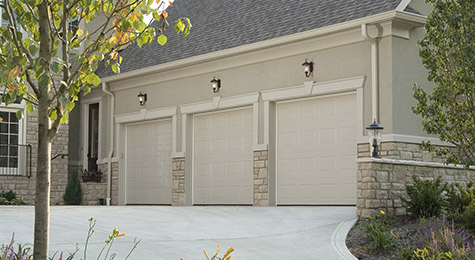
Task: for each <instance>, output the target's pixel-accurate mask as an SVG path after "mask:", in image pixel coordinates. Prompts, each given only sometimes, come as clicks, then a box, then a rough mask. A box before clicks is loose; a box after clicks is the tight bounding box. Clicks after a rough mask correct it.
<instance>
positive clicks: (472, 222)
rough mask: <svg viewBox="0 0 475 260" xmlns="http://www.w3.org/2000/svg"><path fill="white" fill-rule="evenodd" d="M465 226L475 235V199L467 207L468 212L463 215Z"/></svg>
mask: <svg viewBox="0 0 475 260" xmlns="http://www.w3.org/2000/svg"><path fill="white" fill-rule="evenodd" d="M462 219H463V222H464V226H465V228H466V229H467V230H469V231H470V232H472V233H475V199H473V200H472V201H471V202H470V204H469V205H468V206H467V207H466V211H465V212H464V213H463V215H462Z"/></svg>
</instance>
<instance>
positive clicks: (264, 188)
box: [254, 150, 269, 206]
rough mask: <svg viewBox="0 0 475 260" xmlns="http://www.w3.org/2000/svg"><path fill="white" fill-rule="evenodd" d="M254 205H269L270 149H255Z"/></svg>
mask: <svg viewBox="0 0 475 260" xmlns="http://www.w3.org/2000/svg"><path fill="white" fill-rule="evenodd" d="M254 206H269V172H268V151H267V150H264V151H254Z"/></svg>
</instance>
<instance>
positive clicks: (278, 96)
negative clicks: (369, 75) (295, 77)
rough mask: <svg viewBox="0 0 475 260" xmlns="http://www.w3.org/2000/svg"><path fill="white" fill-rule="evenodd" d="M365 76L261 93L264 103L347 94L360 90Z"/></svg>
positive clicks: (311, 83) (308, 83) (305, 84)
mask: <svg viewBox="0 0 475 260" xmlns="http://www.w3.org/2000/svg"><path fill="white" fill-rule="evenodd" d="M364 80H365V76H357V77H351V78H344V79H338V80H331V81H325V82H318V83H313V82H311V81H309V82H305V83H304V84H303V85H300V86H294V87H290V88H281V89H273V90H266V91H262V92H261V93H262V99H263V100H264V101H280V100H286V99H295V98H301V97H308V96H317V95H324V94H332V93H340V92H347V91H350V90H355V89H358V88H362V87H363V84H364Z"/></svg>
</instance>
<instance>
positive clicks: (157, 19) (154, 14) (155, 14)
mask: <svg viewBox="0 0 475 260" xmlns="http://www.w3.org/2000/svg"><path fill="white" fill-rule="evenodd" d="M152 16H153V19H155V20H156V21H160V14H158V11H157V9H154V10H153V11H152Z"/></svg>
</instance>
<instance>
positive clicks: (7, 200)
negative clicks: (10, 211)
mask: <svg viewBox="0 0 475 260" xmlns="http://www.w3.org/2000/svg"><path fill="white" fill-rule="evenodd" d="M25 204H26V202H25V200H24V199H23V197H22V196H17V195H16V194H15V192H13V191H7V192H5V191H4V192H0V205H25Z"/></svg>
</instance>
